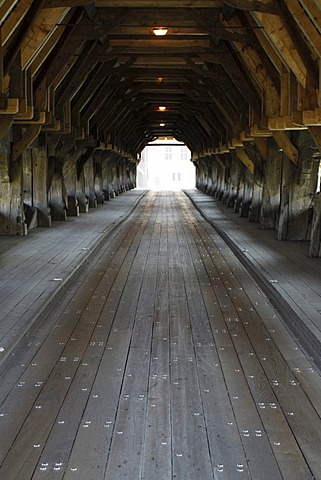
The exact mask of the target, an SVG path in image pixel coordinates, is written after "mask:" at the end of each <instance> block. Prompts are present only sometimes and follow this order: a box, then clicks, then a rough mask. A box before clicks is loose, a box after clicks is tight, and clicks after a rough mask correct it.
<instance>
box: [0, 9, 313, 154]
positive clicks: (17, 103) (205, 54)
mask: <svg viewBox="0 0 321 480" xmlns="http://www.w3.org/2000/svg"><path fill="white" fill-rule="evenodd" d="M0 21H1V24H2V28H1V44H2V49H1V59H0V60H1V63H2V72H1V74H0V82H1V84H0V89H1V92H0V93H1V104H0V136H2V137H4V136H5V135H8V132H9V131H10V128H11V126H12V125H20V126H22V127H23V135H22V137H21V138H20V139H19V142H17V145H16V146H15V151H14V156H15V155H16V156H18V155H19V154H20V153H21V151H22V149H23V148H26V147H27V146H28V145H29V144H30V143H31V142H32V141H33V140H34V139H35V138H36V136H37V135H38V134H39V133H40V132H41V131H43V132H47V133H48V135H50V136H51V137H52V138H57V141H58V139H60V140H61V139H64V140H65V141H69V142H72V141H74V142H77V141H78V142H85V144H86V145H91V146H94V147H96V148H109V146H110V145H112V146H113V148H115V146H117V149H118V150H119V151H121V152H123V153H124V154H126V155H127V156H128V157H130V158H132V159H136V158H137V154H139V153H140V152H141V150H142V149H143V148H144V146H145V145H146V144H147V143H148V142H150V141H151V140H154V139H156V138H157V137H166V136H167V137H175V138H176V139H178V140H180V141H182V142H184V143H186V145H188V147H189V148H190V149H191V150H192V152H193V154H194V155H196V157H197V156H200V155H203V154H206V153H207V152H213V151H215V152H216V153H219V152H224V151H226V150H227V149H233V148H237V147H238V146H239V145H240V144H243V142H245V141H247V140H251V139H253V138H259V139H260V138H265V137H268V136H271V135H275V136H276V138H278V139H279V142H280V143H281V144H282V142H283V143H284V142H285V145H284V146H285V148H287V149H288V152H289V155H291V146H289V145H288V140H287V138H288V137H287V136H286V135H284V132H285V131H286V130H292V129H307V128H309V129H310V131H311V134H312V135H313V136H314V138H315V139H316V141H317V142H318V143H319V142H320V144H321V140H320V139H321V133H320V130H321V108H320V107H321V94H320V78H321V75H320V65H321V62H320V57H321V4H320V1H319V0H262V1H258V0H228V1H223V0H194V1H192V0H190V1H187V0H158V1H151V0H117V1H116V0H96V1H86V0H33V1H32V0H20V1H19V0H0ZM160 26H162V27H166V28H167V29H168V33H167V35H166V36H163V37H156V36H155V35H154V34H153V28H155V27H160ZM159 106H165V107H166V110H165V111H163V112H162V111H159ZM262 148H263V146H262ZM293 160H295V158H293Z"/></svg>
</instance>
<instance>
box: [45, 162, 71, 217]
mask: <svg viewBox="0 0 321 480" xmlns="http://www.w3.org/2000/svg"><path fill="white" fill-rule="evenodd" d="M63 163H64V161H63V159H62V158H60V157H51V158H50V165H49V169H50V174H49V177H50V188H49V192H48V201H49V207H50V214H51V219H52V220H54V221H61V220H63V221H64V220H67V209H68V195H67V190H66V187H65V183H64V178H63Z"/></svg>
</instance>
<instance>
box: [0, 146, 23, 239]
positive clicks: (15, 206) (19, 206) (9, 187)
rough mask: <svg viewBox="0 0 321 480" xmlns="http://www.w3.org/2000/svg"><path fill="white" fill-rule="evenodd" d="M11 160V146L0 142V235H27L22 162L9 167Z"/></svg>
mask: <svg viewBox="0 0 321 480" xmlns="http://www.w3.org/2000/svg"><path fill="white" fill-rule="evenodd" d="M9 159H10V153H9V145H8V146H7V145H6V143H5V142H0V190H1V196H0V235H25V234H26V233H27V230H26V226H25V222H24V213H23V199H22V160H21V159H20V160H19V161H18V162H16V163H15V164H13V165H10V166H9V162H10V160H9Z"/></svg>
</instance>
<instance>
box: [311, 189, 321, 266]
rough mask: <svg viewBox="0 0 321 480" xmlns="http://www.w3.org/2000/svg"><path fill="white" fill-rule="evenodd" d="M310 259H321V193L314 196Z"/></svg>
mask: <svg viewBox="0 0 321 480" xmlns="http://www.w3.org/2000/svg"><path fill="white" fill-rule="evenodd" d="M313 207H314V208H313V221H312V229H311V241H310V250H309V255H310V257H321V192H318V193H317V194H316V195H315V196H314V200H313Z"/></svg>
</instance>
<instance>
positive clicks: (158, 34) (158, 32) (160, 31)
mask: <svg viewBox="0 0 321 480" xmlns="http://www.w3.org/2000/svg"><path fill="white" fill-rule="evenodd" d="M167 32H168V30H167V28H165V27H155V28H154V29H153V33H154V35H156V37H163V36H164V35H166V34H167Z"/></svg>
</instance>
